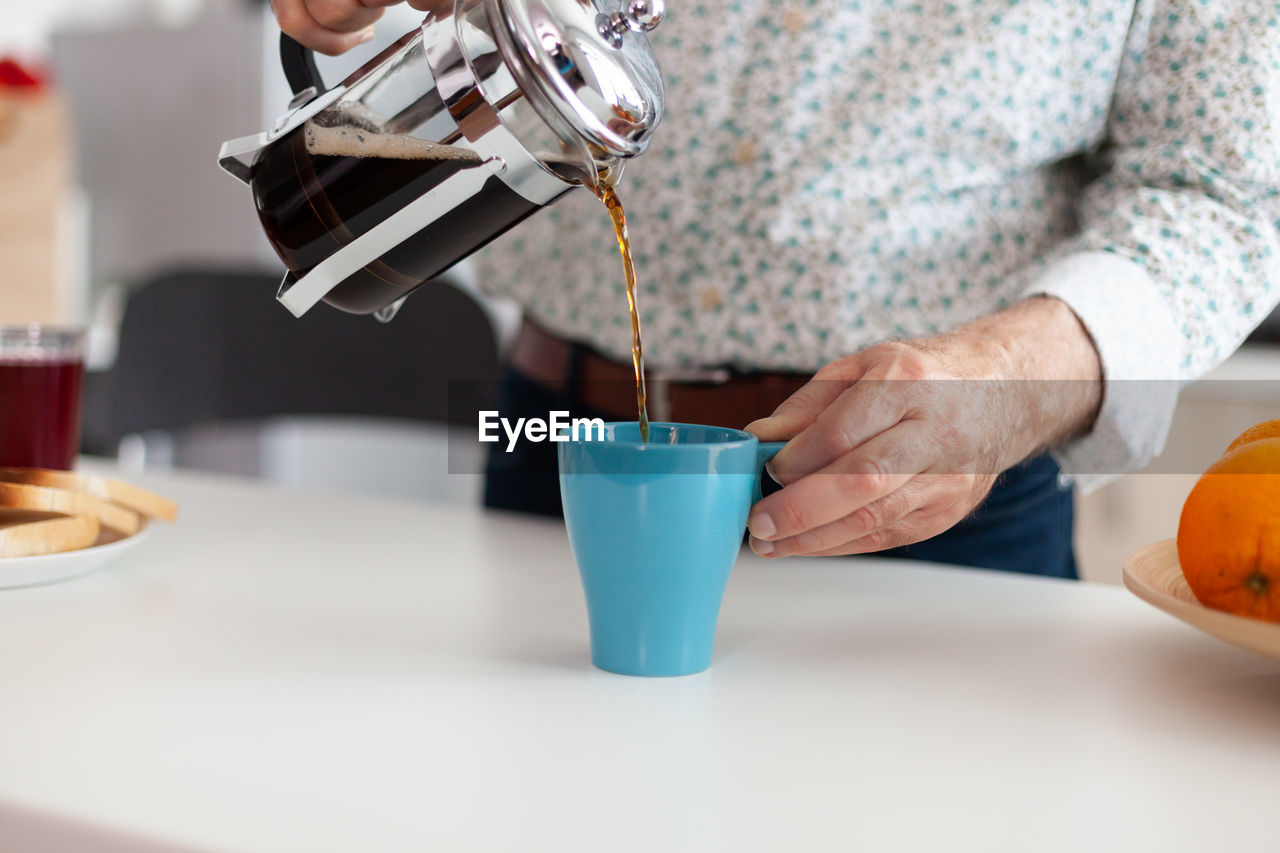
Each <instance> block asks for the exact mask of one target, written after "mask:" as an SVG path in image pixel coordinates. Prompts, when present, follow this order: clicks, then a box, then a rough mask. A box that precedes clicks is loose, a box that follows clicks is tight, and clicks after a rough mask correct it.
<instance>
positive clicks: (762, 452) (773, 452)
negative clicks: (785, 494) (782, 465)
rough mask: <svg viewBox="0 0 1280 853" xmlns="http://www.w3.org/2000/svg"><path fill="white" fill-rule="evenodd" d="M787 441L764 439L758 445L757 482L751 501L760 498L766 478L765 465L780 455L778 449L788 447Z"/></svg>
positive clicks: (754, 501)
mask: <svg viewBox="0 0 1280 853" xmlns="http://www.w3.org/2000/svg"><path fill="white" fill-rule="evenodd" d="M786 446H787V443H786V442H785V441H762V442H760V443H759V444H758V445H757V446H756V484H755V487H754V489H753V490H752V492H751V503H752V504H754V503H756V502H757V501H759V500H760V486H761V481H762V480H763V479H764V466H765V465H766V464H768V462H769V460H770V459H772V458H773V457H775V456H777V455H778V451H779V450H781V449H782V448H784V447H786Z"/></svg>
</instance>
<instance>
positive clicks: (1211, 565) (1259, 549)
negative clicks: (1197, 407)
mask: <svg viewBox="0 0 1280 853" xmlns="http://www.w3.org/2000/svg"><path fill="white" fill-rule="evenodd" d="M1178 561H1179V563H1181V565H1182V574H1183V576H1184V577H1186V579H1187V584H1188V585H1189V586H1190V587H1191V591H1192V592H1194V593H1195V596H1196V598H1198V599H1199V600H1200V603H1201V604H1204V605H1205V606H1206V607H1213V608H1216V609H1218V610H1226V611H1227V612H1229V613H1236V614H1239V615H1241V616H1251V617H1253V618H1255V619H1266V620H1268V621H1271V622H1280V438H1257V439H1255V440H1252V441H1249V442H1247V443H1244V444H1241V445H1239V446H1238V447H1236V449H1235V450H1232V451H1229V452H1228V453H1225V454H1224V455H1223V456H1222V458H1221V459H1219V460H1218V461H1217V462H1215V463H1213V464H1212V465H1210V466H1209V468H1208V470H1206V471H1205V472H1204V474H1203V475H1201V477H1200V479H1199V480H1198V481H1197V482H1196V485H1195V487H1194V488H1192V490H1191V494H1190V495H1188V496H1187V501H1186V503H1185V504H1183V506H1182V517H1181V518H1180V519H1179V521H1178Z"/></svg>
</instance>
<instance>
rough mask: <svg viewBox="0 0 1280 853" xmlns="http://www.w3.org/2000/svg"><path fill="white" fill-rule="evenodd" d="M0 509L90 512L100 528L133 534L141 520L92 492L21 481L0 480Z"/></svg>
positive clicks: (71, 512) (73, 512)
mask: <svg viewBox="0 0 1280 853" xmlns="http://www.w3.org/2000/svg"><path fill="white" fill-rule="evenodd" d="M4 509H23V510H34V511H37V512H56V513H59V514H61V515H91V516H93V517H94V518H96V519H97V520H98V522H99V523H100V525H101V526H102V527H106V528H109V529H110V530H112V531H115V532H116V533H120V534H123V535H124V536H132V535H133V534H135V533H137V532H138V528H139V527H140V526H141V523H142V522H141V518H140V517H139V515H138V513H136V512H134V511H133V510H131V509H128V508H126V507H123V506H120V505H119V504H114V503H111V502H110V501H104V500H101V499H99V498H96V497H94V496H93V495H86V494H82V493H80V492H70V491H67V490H66V489H54V488H49V487H47V486H31V485H27V484H25V483H3V482H0V510H4Z"/></svg>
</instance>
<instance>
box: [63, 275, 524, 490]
mask: <svg viewBox="0 0 1280 853" xmlns="http://www.w3.org/2000/svg"><path fill="white" fill-rule="evenodd" d="M278 284H279V275H278V274H270V273H260V272H230V271H226V270H219V269H199V268H189V269H181V270H175V271H172V272H168V273H165V274H162V275H158V276H155V277H154V278H152V279H150V280H148V281H147V282H145V283H143V284H142V285H141V286H140V287H138V288H137V289H136V290H134V291H133V292H132V293H131V295H130V297H129V299H128V301H127V303H126V306H125V309H124V313H123V317H122V319H121V323H120V330H119V347H118V351H117V354H116V358H115V361H114V364H113V365H112V367H111V369H110V370H109V371H108V372H106V373H104V374H99V375H95V376H91V377H90V378H89V381H88V387H87V389H86V398H85V408H86V413H85V446H86V449H87V450H89V451H90V452H103V451H107V452H112V451H116V450H118V451H119V452H120V455H121V461H122V463H123V464H126V465H132V466H154V465H157V464H159V465H166V464H172V465H178V466H182V467H194V468H204V469H212V470H220V471H227V472H231V473H239V474H248V475H252V476H261V477H265V478H267V479H271V480H275V481H277V482H283V483H289V484H294V485H307V486H331V487H347V488H355V489H359V490H362V491H373V492H380V493H383V494H393V495H404V496H416V497H428V498H440V499H448V500H460V499H470V498H471V497H473V496H475V495H477V494H478V489H479V477H478V472H479V470H480V464H481V463H480V461H479V458H478V456H479V454H478V452H477V450H476V447H475V442H474V438H470V440H469V441H456V442H453V443H452V445H453V446H452V448H451V447H450V442H448V440H447V438H448V435H449V429H450V427H452V428H454V429H457V430H465V431H466V435H467V436H468V437H473V436H474V434H475V433H474V430H475V428H476V427H475V424H476V411H477V409H479V408H481V407H482V406H483V404H485V402H486V401H487V399H488V397H489V394H490V392H491V391H492V389H493V387H494V384H495V380H496V378H497V376H498V371H499V363H498V350H497V341H496V337H495V332H494V326H493V323H492V322H491V320H490V317H489V315H488V314H487V313H486V310H485V308H484V307H482V306H481V305H480V303H479V302H477V301H476V299H475V298H473V297H472V296H471V295H470V294H468V293H466V292H465V291H464V290H462V289H460V288H458V287H455V286H452V285H451V284H449V283H448V282H447V281H446V280H444V279H437V280H436V281H433V282H430V283H428V284H426V285H424V286H423V287H421V288H420V289H419V290H418V291H417V292H416V293H414V295H413V296H412V297H410V298H409V299H408V300H407V301H406V302H405V304H404V306H403V307H402V308H401V310H400V313H399V314H398V315H397V316H396V318H395V319H394V320H393V321H392V322H390V323H387V324H383V323H379V322H377V321H376V320H374V319H373V318H371V317H359V316H353V315H350V314H345V313H342V312H340V311H337V310H334V309H331V308H329V307H327V306H318V307H317V308H316V309H315V310H313V311H311V312H309V313H308V314H307V315H305V316H304V317H302V318H294V317H293V316H292V315H290V314H289V312H288V311H286V310H285V309H284V308H283V307H281V306H280V305H278V304H277V303H276V301H275V298H274V297H275V291H276V288H277V286H278ZM450 471H453V472H454V473H453V474H452V475H451V474H450V473H449V472H450ZM464 471H469V472H472V473H473V476H466V475H465V474H463V473H461V472H464Z"/></svg>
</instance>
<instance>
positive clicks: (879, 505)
mask: <svg viewBox="0 0 1280 853" xmlns="http://www.w3.org/2000/svg"><path fill="white" fill-rule="evenodd" d="M911 482H914V481H911ZM911 482H908V483H906V484H904V485H903V487H902V488H900V489H896V490H894V491H892V492H890V493H889V494H887V495H885V496H884V497H882V498H879V499H877V500H874V501H872V502H871V503H869V504H866V505H864V506H861V507H859V508H858V509H856V510H854V511H853V512H851V513H849V514H848V515H846V516H844V517H843V518H838V519H836V520H835V521H833V522H830V523H829V524H823V525H820V526H818V527H814V528H811V529H809V530H806V531H805V532H803V533H800V534H798V535H796V536H788V537H786V538H784V539H778V540H776V541H773V542H770V541H768V540H764V539H757V538H756V537H754V536H753V537H751V550H753V551H755V552H756V553H757V554H759V555H760V556H762V557H790V556H791V555H793V554H818V553H823V552H826V551H828V550H831V549H834V548H838V547H840V546H842V545H846V544H848V543H850V542H853V541H855V540H858V539H861V538H862V537H864V536H869V535H870V534H872V533H874V532H875V531H878V530H881V529H883V528H888V527H892V526H893V525H894V524H896V523H898V522H899V521H901V520H902V519H903V518H904V517H905V516H906V515H907V514H908V513H910V512H912V511H913V510H914V509H916V505H915V498H916V495H917V493H918V491H919V490H918V489H912V488H911Z"/></svg>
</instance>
